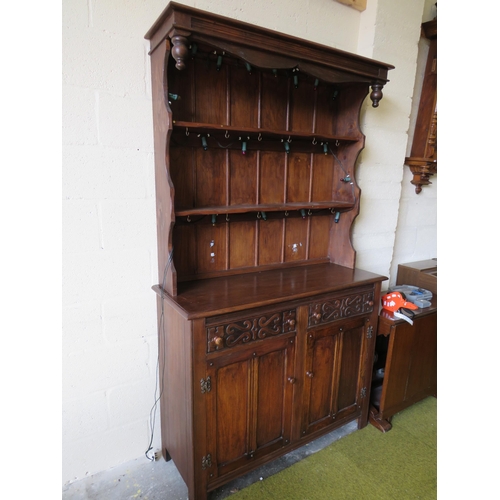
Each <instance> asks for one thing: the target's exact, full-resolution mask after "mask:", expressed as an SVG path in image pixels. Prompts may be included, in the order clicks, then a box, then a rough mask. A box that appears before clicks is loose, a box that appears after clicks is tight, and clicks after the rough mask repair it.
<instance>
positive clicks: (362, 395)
mask: <svg viewBox="0 0 500 500" xmlns="http://www.w3.org/2000/svg"><path fill="white" fill-rule="evenodd" d="M364 397H366V387H363V388H362V389H361V398H364Z"/></svg>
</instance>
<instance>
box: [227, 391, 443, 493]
mask: <svg viewBox="0 0 500 500" xmlns="http://www.w3.org/2000/svg"><path fill="white" fill-rule="evenodd" d="M392 424H393V427H392V429H391V430H390V431H389V432H387V433H385V434H384V433H382V432H381V431H379V430H377V429H375V427H373V426H372V425H368V426H367V427H365V428H364V429H361V430H359V431H355V432H353V433H352V434H349V435H348V436H346V437H344V438H342V439H340V440H339V441H336V442H334V443H332V444H331V445H330V446H328V447H326V448H324V449H323V450H321V451H319V452H317V453H315V454H313V455H311V456H309V457H307V458H305V459H303V460H301V461H300V462H298V463H296V464H294V465H292V466H291V467H288V468H287V469H285V470H283V471H281V472H279V473H278V474H275V475H274V476H271V477H269V478H266V479H264V480H263V481H260V482H258V483H254V484H252V485H251V486H248V487H247V488H245V489H244V490H241V491H239V492H237V493H235V494H234V495H231V497H230V498H231V500H247V499H248V500H255V499H256V498H258V499H259V500H267V499H269V500H271V499H272V500H283V499H287V500H323V499H325V500H326V499H328V500H362V499H366V500H413V499H422V500H432V499H436V498H437V400H436V399H435V398H433V397H429V398H426V399H424V400H423V401H420V402H419V403H416V404H414V405H413V406H411V407H410V408H407V409H406V410H404V411H402V412H400V413H398V414H396V415H394V417H393V419H392Z"/></svg>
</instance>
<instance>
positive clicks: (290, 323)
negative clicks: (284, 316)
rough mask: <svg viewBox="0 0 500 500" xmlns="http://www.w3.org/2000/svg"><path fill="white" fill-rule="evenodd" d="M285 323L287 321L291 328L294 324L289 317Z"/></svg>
mask: <svg viewBox="0 0 500 500" xmlns="http://www.w3.org/2000/svg"><path fill="white" fill-rule="evenodd" d="M287 323H288V325H289V326H290V327H291V328H293V327H294V326H295V320H294V319H289V320H288V321H287Z"/></svg>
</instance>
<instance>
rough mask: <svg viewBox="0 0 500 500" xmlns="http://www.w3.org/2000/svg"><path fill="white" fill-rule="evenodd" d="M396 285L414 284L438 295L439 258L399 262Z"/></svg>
mask: <svg viewBox="0 0 500 500" xmlns="http://www.w3.org/2000/svg"><path fill="white" fill-rule="evenodd" d="M396 285H414V286H418V287H420V288H425V289H426V290H430V291H431V292H432V293H433V294H436V295H437V259H429V260H420V261H417V262H409V263H407V264H399V265H398V275H397V277H396Z"/></svg>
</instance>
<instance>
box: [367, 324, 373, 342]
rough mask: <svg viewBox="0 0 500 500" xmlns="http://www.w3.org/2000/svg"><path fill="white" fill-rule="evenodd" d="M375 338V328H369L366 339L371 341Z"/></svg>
mask: <svg viewBox="0 0 500 500" xmlns="http://www.w3.org/2000/svg"><path fill="white" fill-rule="evenodd" d="M372 337H373V326H369V327H368V329H367V330H366V338H368V339H371V338H372Z"/></svg>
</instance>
